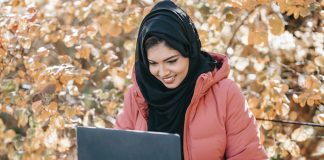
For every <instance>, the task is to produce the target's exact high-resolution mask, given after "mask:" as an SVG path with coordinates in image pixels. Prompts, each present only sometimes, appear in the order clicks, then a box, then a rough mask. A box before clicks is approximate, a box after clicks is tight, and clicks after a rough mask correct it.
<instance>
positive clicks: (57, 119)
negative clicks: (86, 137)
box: [50, 115, 64, 129]
mask: <svg viewBox="0 0 324 160" xmlns="http://www.w3.org/2000/svg"><path fill="white" fill-rule="evenodd" d="M50 126H51V127H54V128H57V129H64V119H63V117H62V116H60V115H55V116H52V117H51V119H50Z"/></svg>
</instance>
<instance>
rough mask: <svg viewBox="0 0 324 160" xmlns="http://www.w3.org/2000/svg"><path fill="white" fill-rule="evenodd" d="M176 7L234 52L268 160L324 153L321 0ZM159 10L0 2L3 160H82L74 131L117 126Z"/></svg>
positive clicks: (107, 0) (146, 1)
mask: <svg viewBox="0 0 324 160" xmlns="http://www.w3.org/2000/svg"><path fill="white" fill-rule="evenodd" d="M175 2H176V3H177V4H179V5H180V6H181V7H182V8H183V9H184V10H186V11H187V12H188V13H189V14H190V16H191V18H192V19H193V22H194V23H195V25H196V27H197V29H198V32H199V35H200V39H201V41H202V45H203V49H204V50H206V51H211V52H219V53H223V54H226V55H227V56H228V57H229V60H230V64H231V67H232V71H231V74H230V78H231V79H233V80H235V82H237V83H238V85H240V87H241V88H242V90H243V91H244V93H245V96H246V99H247V102H248V104H249V107H250V110H251V111H252V112H253V114H254V115H255V117H257V119H258V124H259V127H260V131H261V134H260V138H261V142H262V143H263V144H264V146H265V149H266V151H267V154H268V155H269V157H272V159H294V158H295V159H296V158H300V159H319V158H320V157H321V156H323V155H324V152H323V147H324V140H323V124H324V84H323V81H324V76H323V74H324V47H323V46H324V31H323V29H324V10H323V7H324V1H323V0H317V1H316V0H227V1H225V0H203V1H199V0H176V1H175ZM153 4H154V2H153V1H151V0H117V1H113V0H75V1H67V0H55V1H49V0H11V1H9V0H2V1H0V8H1V9H0V110H1V111H0V141H1V143H0V159H35V160H37V159H43V158H45V159H76V158H77V157H76V144H75V143H76V139H75V138H76V137H75V126H79V125H82V126H96V127H112V126H113V124H114V121H115V117H116V114H117V113H118V111H119V110H120V109H121V108H122V107H123V104H122V102H123V93H124V92H125V90H127V86H129V85H130V83H131V72H132V67H133V64H134V51H135V43H136V36H137V31H138V27H139V25H140V24H139V23H140V22H141V20H142V19H143V17H144V16H145V15H146V14H147V13H148V12H149V10H150V9H151V7H152V5H153ZM291 122H295V123H291Z"/></svg>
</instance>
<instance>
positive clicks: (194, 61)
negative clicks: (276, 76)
mask: <svg viewBox="0 0 324 160" xmlns="http://www.w3.org/2000/svg"><path fill="white" fill-rule="evenodd" d="M135 55H136V62H135V66H134V70H133V71H134V72H133V77H132V79H133V85H132V86H131V87H130V88H129V90H128V91H127V93H126V94H125V99H124V108H123V110H122V111H121V112H120V113H119V115H118V116H117V119H116V125H115V128H117V129H131V130H143V131H157V132H167V133H176V134H179V135H180V139H181V144H182V145H181V147H182V148H181V151H182V159H185V160H201V159H202V160H221V159H229V160H236V159H237V160H241V159H249V160H262V159H267V157H266V155H265V153H264V151H263V148H262V146H261V144H260V143H259V138H258V129H257V125H256V122H255V118H254V117H253V115H252V114H251V113H250V112H249V110H248V106H247V105H246V104H247V103H245V99H244V96H243V94H242V92H241V91H240V89H239V88H238V87H237V85H236V84H235V83H234V82H233V81H231V80H229V79H228V78H227V76H228V74H229V71H230V66H229V64H228V59H227V57H226V56H224V55H221V54H217V53H207V52H204V51H202V50H201V43H200V40H199V36H198V32H197V30H196V27H195V26H194V25H193V23H192V21H191V19H190V17H189V16H188V15H187V14H186V13H185V12H184V11H183V10H182V9H180V8H179V7H178V6H176V5H175V4H174V3H173V2H172V1H161V2H158V3H157V4H156V5H155V6H154V7H153V9H152V10H151V12H150V13H149V14H148V15H147V16H146V17H145V18H144V20H143V21H142V24H141V26H140V29H139V33H138V38H137V44H136V53H135Z"/></svg>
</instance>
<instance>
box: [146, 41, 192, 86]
mask: <svg viewBox="0 0 324 160" xmlns="http://www.w3.org/2000/svg"><path fill="white" fill-rule="evenodd" d="M145 46H146V47H145V48H146V51H147V59H148V62H149V69H150V72H151V74H152V75H154V76H155V77H156V78H157V79H158V80H160V81H161V82H162V83H163V84H164V85H165V87H167V88H169V89H173V88H176V87H178V86H179V85H180V83H181V82H182V81H183V80H184V79H185V77H186V75H187V73H188V68H189V58H187V57H183V56H182V55H181V54H180V52H179V51H177V50H175V49H173V48H171V47H170V46H169V45H168V44H167V42H165V41H163V40H161V39H159V38H157V37H150V38H148V39H147V40H146V41H145Z"/></svg>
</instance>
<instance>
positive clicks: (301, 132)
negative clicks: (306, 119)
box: [291, 127, 314, 142]
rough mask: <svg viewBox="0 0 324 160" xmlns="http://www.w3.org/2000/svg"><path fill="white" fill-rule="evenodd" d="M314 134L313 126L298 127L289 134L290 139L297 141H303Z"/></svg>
mask: <svg viewBox="0 0 324 160" xmlns="http://www.w3.org/2000/svg"><path fill="white" fill-rule="evenodd" d="M313 134H314V128H313V127H300V128H297V129H295V130H294V132H293V133H292V134H291V139H293V140H295V141H297V142H304V141H306V140H307V139H308V138H310V137H311V136H312V135H313Z"/></svg>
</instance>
